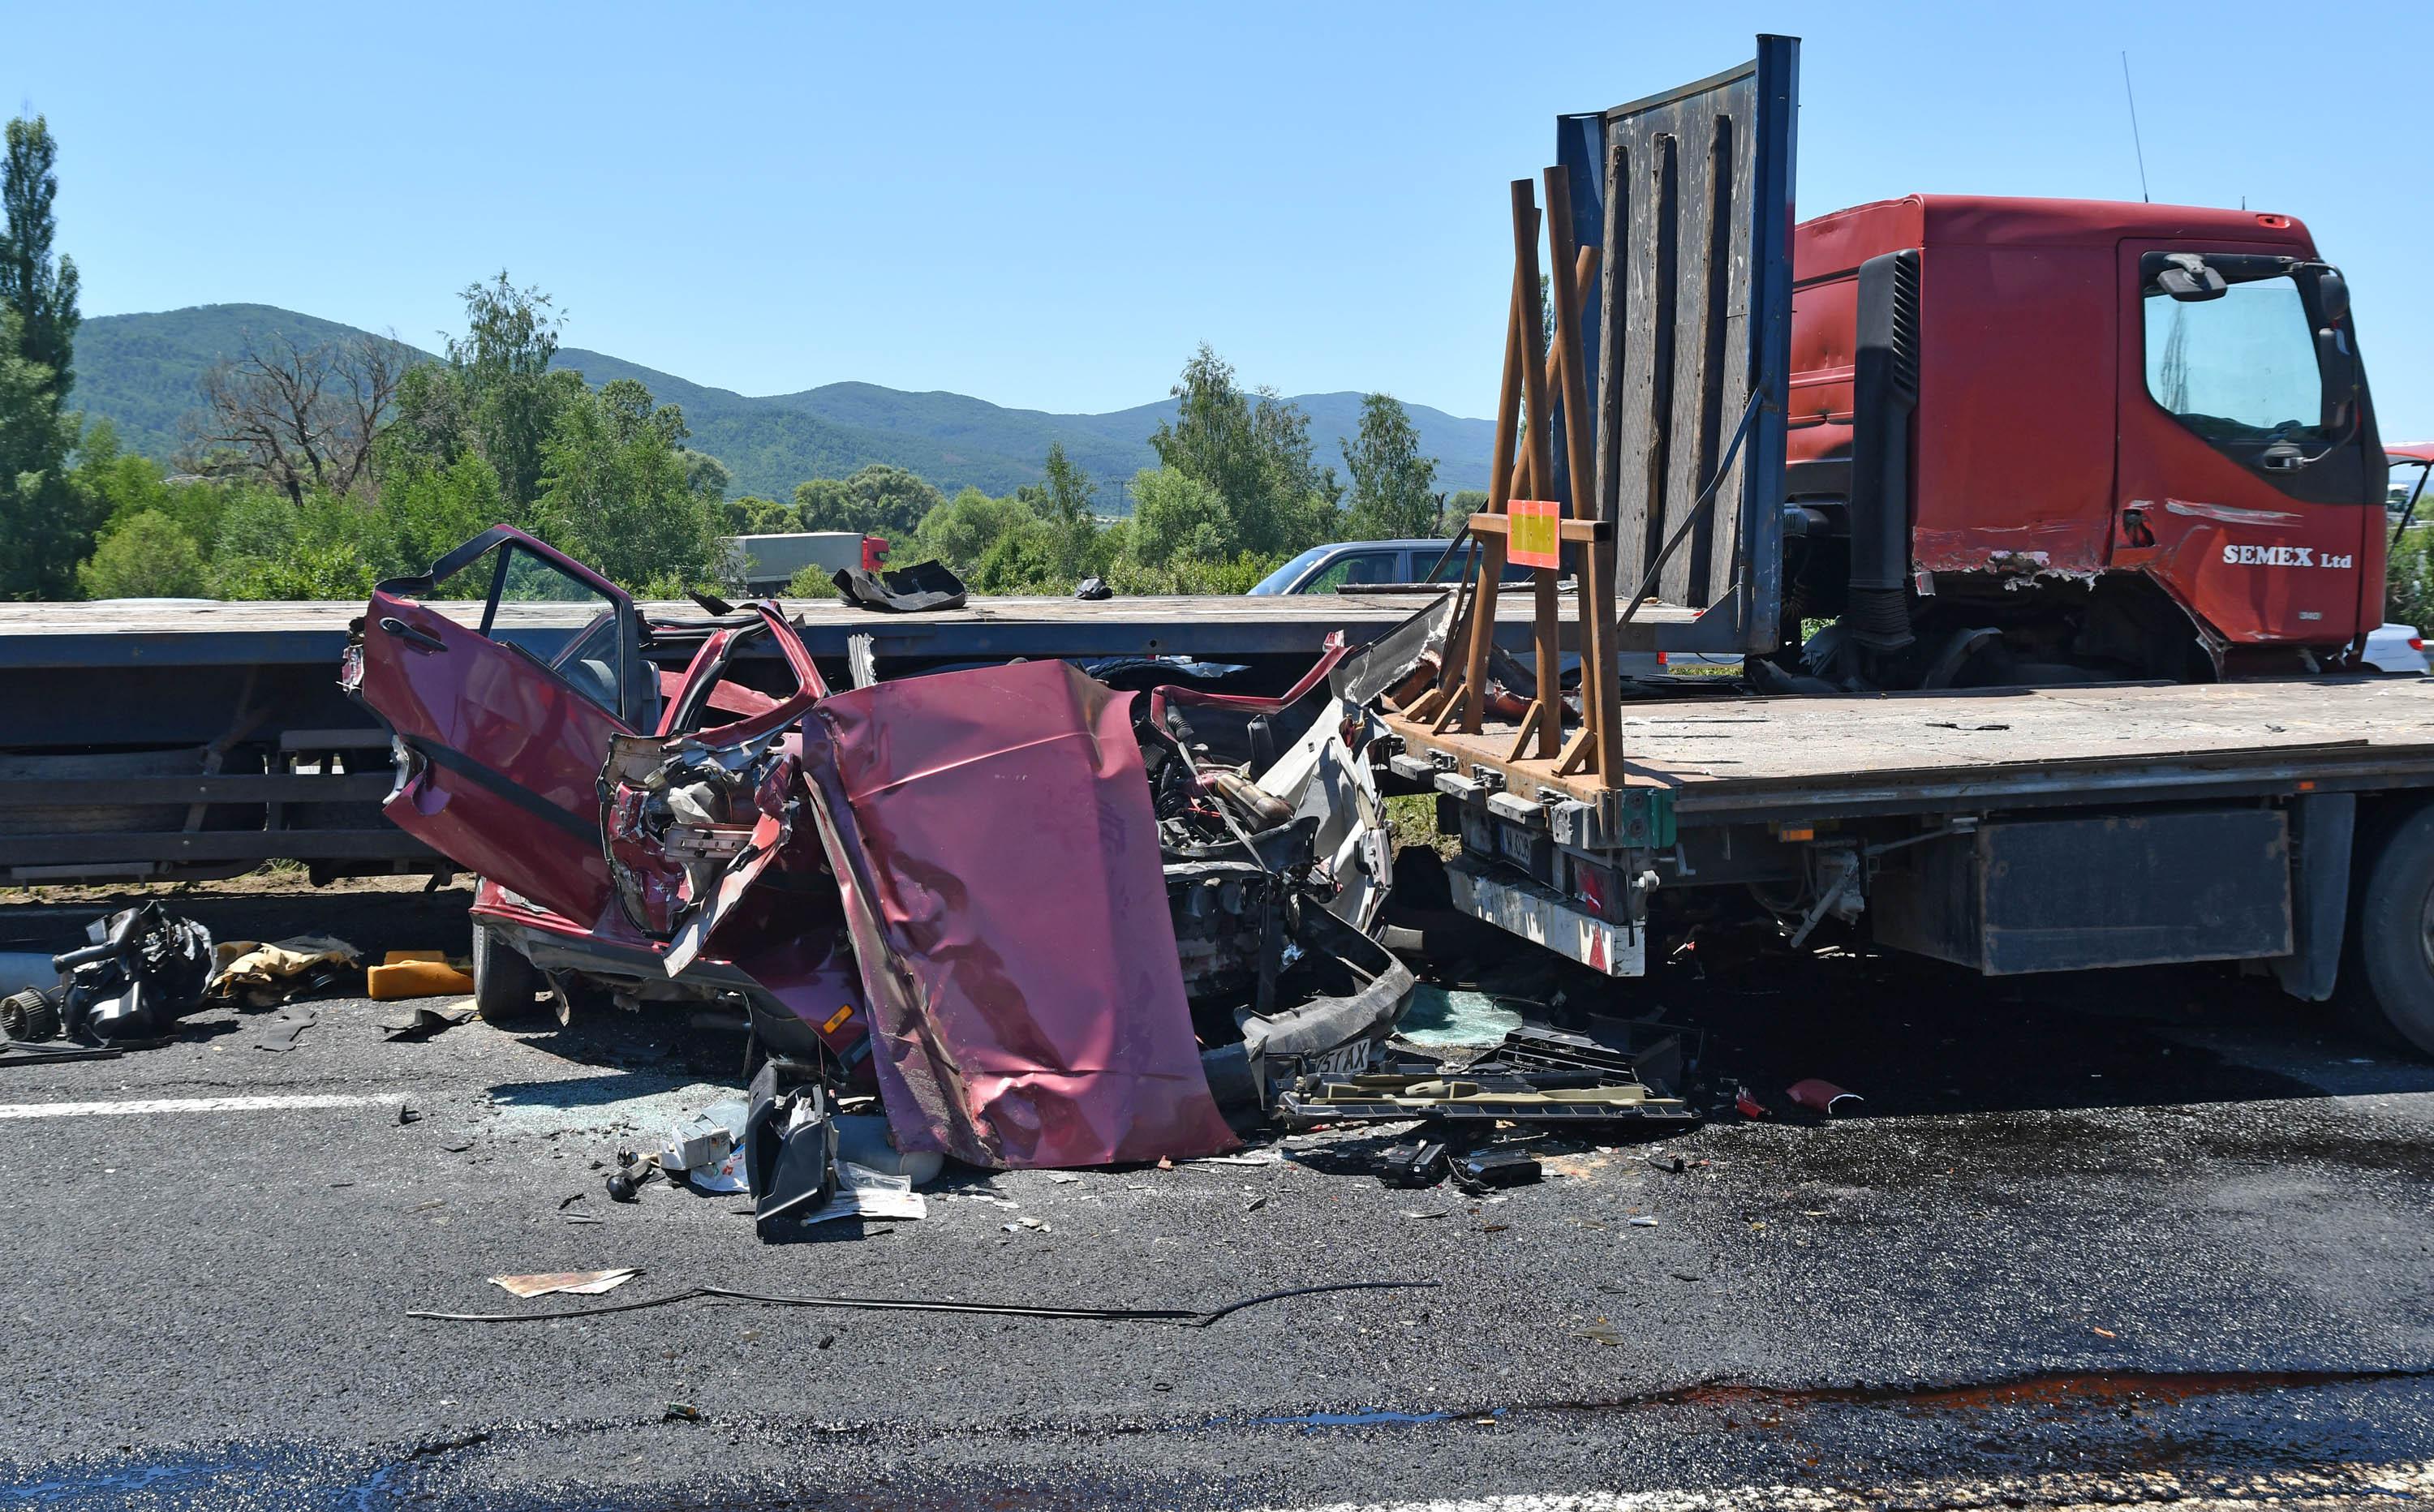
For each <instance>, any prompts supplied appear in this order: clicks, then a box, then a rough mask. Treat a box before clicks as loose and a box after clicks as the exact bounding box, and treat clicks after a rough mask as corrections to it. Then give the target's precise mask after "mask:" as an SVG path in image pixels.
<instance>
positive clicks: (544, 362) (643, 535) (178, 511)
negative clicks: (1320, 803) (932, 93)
mask: <svg viewBox="0 0 2434 1512" xmlns="http://www.w3.org/2000/svg"><path fill="white" fill-rule="evenodd" d="M56 160H57V144H56V143H55V142H54V141H53V139H52V138H51V135H50V133H49V130H48V127H47V126H46V124H45V123H44V122H43V119H42V118H41V117H40V116H36V117H34V118H33V119H31V120H25V119H19V120H13V121H11V122H9V126H8V128H7V158H6V162H5V167H0V178H4V179H5V182H0V202H4V203H5V212H6V229H5V233H0V548H5V550H0V596H5V597H9V598H17V599H60V598H73V597H94V598H117V597H164V596H165V597H189V596H209V597H215V598H235V599H296V598H311V599H351V598H359V597H362V596H363V595H365V594H366V593H368V592H369V590H370V587H371V586H372V584H373V583H375V582H377V581H378V580H380V579H381V578H384V577H389V576H397V575H403V574H407V573H411V572H415V571H419V570H420V569H422V568H423V567H425V566H427V565H428V564H429V563H430V562H431V561H433V560H434V559H435V558H437V556H438V555H440V554H441V553H442V552H445V551H446V550H448V549H449V548H450V547H452V546H454V545H455V544H456V543H458V542H459V541H462V540H464V539H466V538H468V537H469V536H471V535H474V534H475V533H477V532H479V531H480V530H482V529H483V528H485V527H487V526H489V525H490V524H492V523H494V522H497V521H501V520H504V521H506V522H508V523H511V524H514V525H517V526H520V527H522V528H523V529H525V530H528V531H530V532H531V533H532V534H533V535H538V536H540V538H541V539H543V540H546V541H549V542H550V543H551V544H553V545H555V546H557V547H558V548H559V549H560V550H562V551H565V552H568V553H569V554H570V555H573V556H574V557H576V558H578V559H580V560H582V561H585V562H587V563H590V564H591V566H593V567H594V568H596V569H599V570H600V571H601V572H602V573H604V574H605V575H607V576H609V577H610V578H612V579H614V580H615V581H617V582H618V583H620V584H623V585H625V586H627V587H630V588H632V589H635V590H637V591H638V592H641V593H643V594H645V595H648V596H652V597H676V596H677V595H678V594H680V593H681V592H682V591H683V590H684V589H686V588H691V587H711V588H716V587H724V586H731V584H732V581H733V578H734V576H735V574H736V571H737V569H738V567H739V565H740V564H739V563H738V561H737V559H736V557H735V554H734V552H733V551H732V550H731V549H730V547H729V546H728V543H727V539H726V538H727V537H728V536H729V535H742V534H758V533H768V532H778V531H796V530H843V531H854V532H858V533H863V534H867V535H880V536H883V537H884V538H886V539H887V540H888V541H889V542H890V543H891V548H892V550H891V553H890V559H891V560H892V561H894V562H897V563H906V562H913V561H919V560H927V559H936V560H939V561H943V562H946V563H947V564H949V565H950V566H951V567H952V568H953V569H955V570H956V571H957V572H958V573H959V574H961V575H962V576H964V578H965V579H966V581H967V582H968V583H969V584H970V585H971V586H973V587H974V588H975V589H976V590H978V591H981V592H987V593H1049V592H1056V593H1062V592H1070V591H1071V589H1072V588H1073V587H1074V586H1075V585H1076V584H1078V583H1079V582H1081V581H1082V580H1084V579H1086V578H1091V577H1096V578H1100V579H1103V580H1105V581H1106V582H1107V583H1108V584H1109V586H1112V587H1113V588H1115V589H1116V590H1117V591H1119V592H1126V593H1236V592H1241V591H1242V590H1243V589H1244V588H1246V587H1248V586H1251V584H1253V583H1255V582H1257V581H1258V580H1259V579H1260V577H1261V576H1263V575H1265V574H1266V573H1267V572H1268V571H1270V570H1271V569H1274V568H1275V567H1276V566H1277V564H1279V563H1281V562H1282V561H1284V560H1286V559H1288V558H1289V557H1291V556H1293V555H1294V554H1295V553H1296V552H1301V551H1303V550H1305V549H1307V548H1309V547H1311V546H1313V545H1317V544H1319V543H1321V542H1325V541H1330V540H1337V539H1346V538H1354V539H1358V538H1374V537H1381V536H1395V535H1433V534H1437V533H1438V532H1439V531H1440V530H1441V529H1443V528H1444V527H1445V526H1446V525H1447V524H1448V522H1449V521H1452V520H1458V519H1459V518H1461V515H1462V514H1463V513H1465V512H1466V509H1467V508H1468V507H1469V506H1471V504H1472V501H1473V498H1475V497H1476V496H1472V497H1465V496H1461V495H1457V496H1455V497H1454V498H1453V499H1451V500H1448V498H1447V497H1446V496H1445V495H1443V494H1440V493H1438V492H1436V491H1435V475H1436V467H1437V464H1436V461H1435V459H1434V458H1432V457H1427V456H1424V455H1422V454H1421V450H1420V444H1419V437H1418V434H1417V433H1416V431H1415V430H1414V427H1413V426H1412V423H1411V420H1410V416H1408V415H1407V414H1406V413H1405V411H1404V409H1403V406H1402V405H1401V404H1400V403H1399V402H1397V400H1396V399H1393V398H1391V397H1389V396H1387V395H1383V394H1373V395H1370V396H1368V397H1367V398H1366V399H1365V400H1364V401H1363V408H1362V415H1361V422H1360V427H1359V430H1360V433H1359V434H1358V435H1357V436H1353V437H1343V438H1339V439H1340V444H1341V446H1342V448H1343V450H1344V453H1345V460H1346V467H1347V470H1348V471H1349V473H1350V477H1349V479H1348V480H1345V479H1339V478H1338V476H1337V474H1336V471H1335V469H1334V468H1333V467H1321V466H1319V465H1318V463H1317V462H1316V460H1315V454H1314V447H1313V444H1312V442H1311V435H1310V417H1309V416H1308V415H1307V414H1306V413H1305V412H1303V411H1302V410H1301V409H1300V408H1299V407H1298V406H1296V405H1294V404H1292V403H1290V402H1288V401H1286V400H1285V399H1282V398H1280V397H1279V396H1278V395H1277V393H1276V391H1275V390H1273V389H1270V388H1265V387H1260V388H1245V387H1244V386H1243V384H1242V383H1241V382H1239V381H1238V380H1237V379H1236V376H1235V373H1234V370H1233V368H1232V367H1231V366H1230V365H1227V364H1226V362H1225V361H1224V360H1223V359H1222V358H1220V357H1219V356H1218V355H1217V354H1216V353H1215V352H1214V351H1212V350H1210V349H1209V348H1208V347H1207V346H1206V345H1203V346H1202V347H1201V348H1199V350H1198V351H1197V352H1195V353H1194V354H1193V356H1192V357H1191V360H1190V361H1189V362H1187V363H1186V364H1185V365H1184V368H1183V372H1182V374H1181V376H1180V378H1179V379H1178V381H1177V382H1175V384H1174V389H1173V395H1174V399H1175V400H1176V413H1175V416H1174V418H1173V419H1172V420H1168V421H1161V422H1160V423H1159V425H1158V427H1157V432H1156V433H1155V434H1153V435H1152V436H1151V437H1150V445H1151V447H1152V449H1153V450H1155V451H1156V453H1157V458H1158V464H1159V465H1158V466H1157V467H1152V468H1145V469H1143V470H1142V471H1140V473H1138V474H1137V475H1136V476H1134V477H1133V478H1132V479H1130V480H1128V481H1126V482H1125V483H1124V484H1122V485H1121V487H1120V488H1119V489H1117V490H1115V491H1116V492H1118V493H1119V494H1121V495H1122V496H1124V497H1125V498H1126V499H1128V501H1129V504H1130V507H1129V509H1124V508H1122V507H1121V506H1120V505H1119V506H1118V507H1114V508H1110V507H1109V506H1110V504H1111V503H1115V502H1116V501H1112V500H1110V498H1109V490H1108V489H1106V488H1105V487H1103V486H1102V485H1101V484H1098V483H1096V482H1094V481H1093V480H1092V479H1091V478H1089V477H1088V475H1087V474H1086V473H1085V472H1084V471H1083V470H1082V469H1081V468H1079V467H1076V466H1074V465H1073V464H1072V463H1071V460H1070V459H1068V457H1067V456H1066V455H1065V451H1064V449H1063V448H1062V447H1061V446H1059V445H1052V446H1051V447H1050V449H1049V451H1048V455H1047V457H1046V458H1045V459H1044V461H1043V465H1042V467H1041V478H1040V481H1039V482H1038V483H1036V484H1025V485H1023V486H1021V487H1020V488H1018V489H1016V490H1015V491H1014V492H1013V493H1011V494H1008V495H1004V496H1003V497H992V496H990V495H988V494H986V493H983V492H982V491H981V490H979V489H977V488H969V487H968V488H965V489H964V490H962V491H961V492H960V493H958V494H956V495H955V496H954V497H952V498H947V497H945V496H944V495H942V494H941V493H940V491H939V490H938V489H937V488H936V487H934V486H933V485H932V484H930V483H929V482H928V481H926V480H924V479H922V478H921V477H919V476H918V475H917V474H915V473H913V472H910V471H908V470H906V469H904V468H901V467H888V466H884V465H875V466H871V467H864V468H863V469H861V470H860V471H858V472H856V473H854V474H853V475H851V476H850V477H847V478H817V479H813V480H810V481H808V482H806V483H803V484H800V485H798V486H797V488H796V489H795V491H794V497H793V499H792V500H789V501H779V500H771V499H763V498H758V497H753V496H746V497H742V498H734V499H729V498H728V497H727V492H728V476H727V472H726V469H725V468H724V467H721V466H720V465H719V464H718V462H717V461H716V460H715V459H713V458H711V457H709V456H707V455H704V454H702V453H700V452H697V451H694V450H691V449H690V448H688V447H687V446H686V444H685V443H686V441H687V440H688V439H689V435H688V432H687V430H686V426H685V421H684V416H683V413H682V411H681V410H680V409H679V408H678V407H677V406H676V405H673V404H660V403H657V402H656V401H655V400H654V399H653V398H652V396H651V394H650V392H649V390H648V389H646V388H645V387H644V386H643V384H641V383H639V382H635V381H633V380H631V379H620V380H617V381H614V382H609V383H607V384H605V385H603V386H602V387H600V388H599V389H597V390H594V389H592V388H591V387H590V386H589V385H587V384H586V383H585V382H583V380H582V378H581V376H580V375H579V374H576V373H574V372H571V371H566V370H555V371H554V370H552V368H551V359H552V358H553V357H554V356H555V355H556V353H557V346H558V338H559V334H560V332H561V331H562V329H563V318H562V316H561V314H560V313H559V312H558V311H557V309H556V308H555V305H554V303H553V301H552V300H551V298H550V297H549V296H548V295H546V294H544V293H542V292H541V291H540V289H538V288H533V287H519V286H518V285H517V284H516V283H515V282H514V281H513V280H511V279H510V278H509V276H508V275H507V274H506V272H504V271H502V272H501V273H500V274H498V275H497V277H496V278H494V279H491V280H487V281H484V282H478V283H474V284H472V285H471V286H469V287H467V288H466V289H464V290H463V291H462V297H463V300H464V310H465V330H464V331H463V333H462V334H461V335H458V336H452V337H449V338H448V339H447V340H446V341H445V343H444V350H443V353H442V355H441V356H440V357H439V358H438V359H437V360H436V361H433V360H423V359H420V357H419V356H418V355H417V354H416V353H414V352H413V351H412V350H411V349H410V348H406V347H404V346H403V344H401V343H399V342H396V341H394V340H391V339H385V338H381V337H372V336H361V337H351V338H348V339H345V340H340V341H333V342H325V343H319V344H312V345H307V344H303V343H299V342H297V341H295V340H292V339H288V338H285V337H282V336H277V335H271V336H266V337H262V338H259V339H249V340H248V341H247V342H246V344H245V345H244V347H243V348H242V349H241V350H240V351H238V352H237V353H236V354H235V355H233V356H232V357H230V358H228V359H226V360H224V361H222V362H220V363H219V364H217V365H214V367H213V368H212V369H211V370H210V372H209V373H208V374H207V375H206V377H205V380H204V382H203V384H202V388H201V393H200V394H199V396H198V398H199V399H200V404H199V406H198V408H197V411H196V412H195V414H194V415H193V416H190V417H189V420H188V422H187V425H186V436H185V440H184V444H183V446H182V447H181V449H180V451H179V453H178V455H177V457H176V458H175V459H174V460H173V463H172V464H171V466H169V467H163V466H162V465H161V464H159V463H156V462H154V461H152V460H151V459H149V458H146V457H143V456H139V455H133V454H129V453H127V452H125V451H123V450H121V448H120V447H119V445H118V442H117V437H116V434H115V433H114V432H113V430H112V429H111V426H110V424H109V423H108V422H107V421H106V420H102V421H96V422H94V423H93V424H91V425H90V426H88V425H86V424H85V423H84V420H83V417H82V416H79V415H78V414H77V413H76V411H75V410H74V409H73V408H72V407H71V399H72V391H73V387H74V382H75V366H74V363H75V339H76V332H77V324H78V318H79V317H78V314H77V269H76V264H75V262H74V260H73V259H71V258H69V257H67V256H65V255H64V254H60V253H56V252H55V251H54V248H53V245H52V244H53V241H54V238H55V234H56V227H55V224H54V217H53V213H52V202H53V199H54V197H55V195H56V194H57V191H58V178H57V173H56ZM789 591H791V592H795V593H798V594H808V593H826V592H830V591H833V590H832V589H831V588H830V586H829V585H828V584H827V583H826V582H825V581H823V580H820V579H818V578H816V577H814V576H811V575H809V574H807V575H806V578H805V579H804V580H801V581H798V582H797V584H795V585H792V586H790V589H789Z"/></svg>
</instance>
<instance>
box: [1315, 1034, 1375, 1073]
mask: <svg viewBox="0 0 2434 1512" xmlns="http://www.w3.org/2000/svg"><path fill="white" fill-rule="evenodd" d="M1374 1048H1375V1046H1373V1045H1371V1044H1370V1043H1369V1042H1368V1041H1367V1040H1355V1041H1353V1042H1352V1043H1351V1044H1350V1045H1337V1046H1336V1047H1335V1048H1334V1049H1332V1050H1329V1051H1328V1052H1327V1053H1326V1054H1325V1055H1320V1056H1313V1057H1311V1060H1310V1062H1309V1063H1308V1064H1307V1065H1305V1066H1304V1067H1303V1069H1304V1071H1305V1072H1306V1073H1308V1074H1309V1075H1311V1076H1320V1077H1351V1076H1359V1075H1360V1074H1361V1073H1362V1072H1363V1071H1366V1070H1367V1069H1369V1053H1370V1051H1371V1050H1372V1049H1374Z"/></svg>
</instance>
